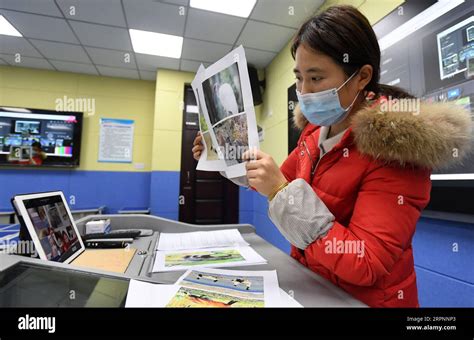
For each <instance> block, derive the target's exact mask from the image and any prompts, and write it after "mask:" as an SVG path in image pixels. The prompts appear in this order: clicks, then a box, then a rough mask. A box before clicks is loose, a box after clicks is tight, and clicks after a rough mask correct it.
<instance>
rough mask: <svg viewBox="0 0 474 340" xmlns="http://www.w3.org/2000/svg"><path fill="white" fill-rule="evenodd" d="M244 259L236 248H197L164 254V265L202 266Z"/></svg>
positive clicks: (168, 266)
mask: <svg viewBox="0 0 474 340" xmlns="http://www.w3.org/2000/svg"><path fill="white" fill-rule="evenodd" d="M244 260H245V259H244V257H243V256H242V255H241V254H240V252H239V251H238V250H237V249H223V250H199V251H190V252H178V253H171V254H167V255H165V267H167V268H170V267H175V266H203V265H208V264H221V263H229V262H236V261H244Z"/></svg>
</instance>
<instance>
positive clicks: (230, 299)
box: [166, 287, 265, 308]
mask: <svg viewBox="0 0 474 340" xmlns="http://www.w3.org/2000/svg"><path fill="white" fill-rule="evenodd" d="M264 306H265V302H264V300H258V299H251V298H241V297H237V296H233V295H227V294H220V293H218V292H211V291H205V290H200V289H190V288H186V287H181V288H180V289H179V290H178V292H177V293H176V295H175V296H174V297H173V298H172V299H171V301H170V302H169V303H168V304H167V305H166V307H200V308H204V307H210V308H212V307H214V308H216V307H217V308H236V307H237V308H238V307H246V308H252V307H260V308H263V307H264Z"/></svg>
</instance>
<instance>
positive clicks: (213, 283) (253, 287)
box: [180, 270, 263, 298]
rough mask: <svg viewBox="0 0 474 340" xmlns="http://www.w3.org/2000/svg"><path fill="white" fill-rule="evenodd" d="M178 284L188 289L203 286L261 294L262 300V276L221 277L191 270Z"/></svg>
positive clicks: (220, 275)
mask: <svg viewBox="0 0 474 340" xmlns="http://www.w3.org/2000/svg"><path fill="white" fill-rule="evenodd" d="M180 284H181V285H182V286H186V287H189V288H192V287H196V285H201V286H203V285H204V286H208V287H213V288H216V289H227V290H229V291H234V292H244V293H253V294H262V298H263V277H262V276H234V275H222V274H212V273H207V272H204V271H196V270H193V271H191V272H190V273H189V275H188V276H186V277H185V278H184V279H183V281H181V283H180Z"/></svg>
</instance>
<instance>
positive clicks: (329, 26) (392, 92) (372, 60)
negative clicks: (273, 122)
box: [291, 6, 414, 98]
mask: <svg viewBox="0 0 474 340" xmlns="http://www.w3.org/2000/svg"><path fill="white" fill-rule="evenodd" d="M301 44H305V45H306V46H308V47H309V48H311V49H312V50H314V51H318V52H321V53H323V54H325V55H327V56H329V57H330V58H331V59H333V60H334V61H335V62H336V63H337V64H339V65H340V66H341V67H342V69H343V70H344V73H345V74H346V76H348V77H349V76H350V75H351V74H353V73H354V72H355V71H357V70H358V69H360V68H361V67H362V66H364V65H371V66H372V69H373V72H372V79H371V80H370V82H369V83H368V84H367V85H366V87H365V91H372V92H374V93H375V94H376V97H379V96H382V95H383V96H391V97H393V98H414V97H413V96H412V95H411V94H409V93H408V92H406V91H405V90H403V89H401V88H399V87H396V86H390V85H383V84H379V79H380V47H379V44H378V41H377V37H376V35H375V32H374V30H373V29H372V26H371V25H370V23H369V21H368V20H367V18H366V17H365V16H364V15H363V14H362V13H361V12H359V11H358V10H357V9H356V8H355V7H352V6H332V7H329V8H328V9H326V10H325V11H323V12H322V13H320V14H318V15H316V16H314V17H312V18H310V19H308V20H307V21H306V22H305V23H304V24H303V25H302V26H301V27H300V29H299V30H298V33H297V34H296V36H295V38H294V39H293V44H292V46H291V55H292V56H293V58H295V55H296V50H297V49H298V47H299V46H300V45H301Z"/></svg>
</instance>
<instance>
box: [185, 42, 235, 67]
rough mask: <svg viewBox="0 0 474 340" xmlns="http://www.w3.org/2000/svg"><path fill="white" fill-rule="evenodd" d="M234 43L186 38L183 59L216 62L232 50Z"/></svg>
mask: <svg viewBox="0 0 474 340" xmlns="http://www.w3.org/2000/svg"><path fill="white" fill-rule="evenodd" d="M231 48H232V45H224V44H217V43H210V42H206V41H201V40H194V39H187V38H185V39H184V43H183V53H182V56H181V57H182V58H183V59H191V60H203V61H207V62H215V61H217V60H219V59H220V58H222V57H223V56H225V55H226V54H227V53H228V52H230V50H231Z"/></svg>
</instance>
